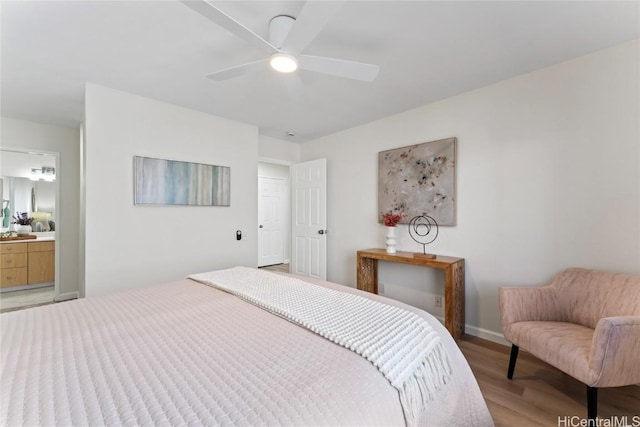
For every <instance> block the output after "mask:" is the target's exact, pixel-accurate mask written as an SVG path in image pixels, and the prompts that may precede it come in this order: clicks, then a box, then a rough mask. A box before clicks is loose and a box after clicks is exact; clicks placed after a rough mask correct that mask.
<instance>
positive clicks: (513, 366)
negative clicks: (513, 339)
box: [507, 344, 519, 379]
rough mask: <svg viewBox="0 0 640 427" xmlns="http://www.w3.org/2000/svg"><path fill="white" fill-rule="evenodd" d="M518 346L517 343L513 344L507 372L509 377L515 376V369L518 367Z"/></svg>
mask: <svg viewBox="0 0 640 427" xmlns="http://www.w3.org/2000/svg"><path fill="white" fill-rule="evenodd" d="M518 350H519V348H518V346H517V345H515V344H512V345H511V357H510V358H509V371H508V372H507V378H509V379H512V378H513V371H514V369H516V359H517V358H518Z"/></svg>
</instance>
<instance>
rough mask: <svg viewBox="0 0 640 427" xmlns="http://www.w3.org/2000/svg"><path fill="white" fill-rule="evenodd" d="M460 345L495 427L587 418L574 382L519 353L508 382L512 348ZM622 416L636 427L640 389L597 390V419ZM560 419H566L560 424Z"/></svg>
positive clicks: (470, 340)
mask: <svg viewBox="0 0 640 427" xmlns="http://www.w3.org/2000/svg"><path fill="white" fill-rule="evenodd" d="M458 345H459V347H460V349H461V350H462V353H463V354H464V355H465V357H466V358H467V360H468V362H469V365H470V366H471V370H472V371H473V373H474V374H475V376H476V379H477V380H478V384H479V385H480V389H481V390H482V395H483V396H484V398H485V401H486V402H487V406H488V407H489V411H490V412H491V416H492V417H493V420H494V422H495V423H496V426H518V427H527V426H532V427H533V426H536V427H537V426H558V425H561V426H562V425H564V426H571V425H581V424H570V422H572V421H569V419H570V417H573V416H577V417H579V418H580V419H585V418H586V414H587V392H586V386H585V385H584V384H582V383H581V382H579V381H577V380H575V379H574V378H572V377H570V376H568V375H566V374H564V373H563V372H561V371H559V370H557V369H555V368H554V367H552V366H550V365H548V364H546V363H544V362H541V361H540V360H539V359H537V358H535V357H534V356H532V355H530V354H528V353H526V352H524V351H522V350H520V354H519V356H518V361H517V363H516V369H515V372H514V375H513V380H509V379H507V365H508V363H509V352H510V347H506V346H503V345H500V344H496V343H493V342H490V341H487V340H483V339H481V338H477V337H473V336H470V335H465V336H464V337H463V338H462V339H461V340H459V341H458ZM624 416H627V419H626V422H627V424H628V425H630V426H640V387H638V386H628V387H616V388H602V389H598V417H599V418H604V419H612V417H618V420H620V419H622V418H621V417H624ZM558 417H561V418H562V419H564V417H569V418H567V420H568V421H567V422H566V423H564V424H562V423H561V424H559V423H558ZM634 417H636V418H634ZM634 421H635V424H634ZM573 422H576V423H577V422H580V420H578V419H576V420H575V421H573ZM585 422H586V421H585ZM601 425H615V424H601Z"/></svg>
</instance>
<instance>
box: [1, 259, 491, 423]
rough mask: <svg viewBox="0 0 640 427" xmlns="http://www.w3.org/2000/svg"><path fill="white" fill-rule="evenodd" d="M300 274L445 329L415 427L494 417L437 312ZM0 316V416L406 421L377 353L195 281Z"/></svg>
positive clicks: (29, 419) (23, 419)
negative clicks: (439, 371) (442, 373)
mask: <svg viewBox="0 0 640 427" xmlns="http://www.w3.org/2000/svg"><path fill="white" fill-rule="evenodd" d="M251 270H255V269H251ZM255 271H257V270H255ZM260 274H268V275H276V273H271V272H262V270H261V272H260ZM284 276H286V275H284ZM287 277H290V276H287ZM298 279H299V280H303V281H304V282H306V284H307V285H308V286H309V287H313V288H314V289H315V288H317V287H320V288H322V289H330V290H333V291H339V292H341V293H344V294H347V295H356V296H359V297H362V298H363V299H366V300H371V301H377V302H378V303H382V304H385V305H387V306H392V307H398V308H400V309H403V310H406V311H408V312H411V313H415V314H416V315H417V316H419V317H420V318H422V319H424V320H426V322H427V323H428V325H429V326H430V327H432V328H433V330H435V331H436V332H437V335H438V336H439V339H440V341H441V343H442V346H443V347H444V348H445V349H446V353H447V356H448V360H449V362H450V366H451V372H450V378H449V379H448V381H447V382H446V384H444V385H443V386H441V387H440V388H439V389H438V390H437V392H436V393H434V395H433V398H432V399H431V400H430V401H429V402H428V403H427V404H426V405H425V407H424V411H423V412H421V415H420V417H419V418H418V419H417V420H414V422H412V423H410V424H416V425H427V426H461V425H464V426H476V425H477V426H489V425H493V422H492V420H491V417H490V415H489V412H488V410H487V407H486V404H485V402H484V400H483V398H482V395H481V393H480V390H479V388H478V385H477V382H476V380H475V378H474V377H473V374H472V373H471V370H470V368H469V366H468V364H467V362H466V360H465V359H464V357H463V355H462V353H461V352H460V350H459V349H458V348H457V346H456V344H455V342H454V340H453V339H452V338H451V336H450V335H449V334H448V332H447V331H446V329H445V328H444V327H443V326H442V325H441V324H440V323H439V322H438V320H437V319H435V318H434V317H433V316H431V315H429V314H428V313H425V312H423V311H421V310H419V309H416V308H413V307H410V306H408V305H405V304H402V303H400V302H397V301H393V300H390V299H387V298H384V297H381V296H378V295H373V294H369V293H365V292H362V291H359V290H356V289H352V288H349V287H345V286H341V285H337V284H334V283H329V282H325V281H319V280H314V279H309V278H297V279H296V280H298ZM318 289H319V288H318ZM327 312H329V313H330V312H331V307H327ZM0 320H1V339H2V341H1V365H2V366H1V369H2V370H1V372H0V389H1V392H0V405H1V407H0V410H1V414H0V415H1V419H0V422H1V423H2V425H47V426H48V425H59V426H62V425H65V426H66V425H78V426H79V425H158V426H161V425H238V426H244V425H250V426H258V425H269V426H275V425H331V426H334V425H384V426H392V425H393V426H396V425H405V424H406V419H405V415H404V413H403V406H402V404H401V402H400V399H399V395H398V390H397V389H396V388H394V387H393V386H392V385H391V384H390V382H389V381H388V380H387V378H385V376H383V375H382V374H381V372H380V370H379V369H378V368H376V366H374V365H373V364H372V363H371V362H370V361H368V360H366V359H365V358H364V357H362V356H361V355H359V354H356V353H355V352H354V351H351V350H350V349H348V348H345V347H344V346H341V345H337V344H335V343H334V342H331V341H330V340H328V339H325V338H323V337H322V336H320V335H318V334H317V333H314V332H312V331H310V330H308V329H305V328H303V327H300V326H299V325H296V324H294V323H292V322H291V321H289V320H287V319H285V318H283V317H282V316H279V315H274V314H272V313H271V312H269V311H266V310H264V309H263V308H260V307H258V306H256V305H254V304H251V303H249V302H246V301H245V300H243V299H242V298H239V297H238V296H236V295H233V294H231V293H228V292H225V291H222V290H220V289H216V288H214V287H211V286H208V285H206V284H204V283H201V282H199V281H196V280H192V279H184V280H179V281H176V282H171V283H166V284H161V285H156V286H151V287H146V288H140V289H136V290H131V291H126V292H121V293H117V294H113V295H109V296H105V297H98V298H85V299H80V300H75V301H69V302H64V303H59V304H54V305H49V306H43V307H38V308H32V309H27V310H23V311H16V312H9V313H4V314H2V315H1V317H0Z"/></svg>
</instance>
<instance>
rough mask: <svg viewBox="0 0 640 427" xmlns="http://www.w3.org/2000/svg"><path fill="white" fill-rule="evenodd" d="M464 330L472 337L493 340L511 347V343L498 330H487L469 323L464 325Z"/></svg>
mask: <svg viewBox="0 0 640 427" xmlns="http://www.w3.org/2000/svg"><path fill="white" fill-rule="evenodd" d="M464 332H465V333H466V334H469V335H473V336H474V337H478V338H482V339H485V340H488V341H493V342H495V343H498V344H502V345H506V346H508V347H511V343H510V342H509V341H507V340H505V339H504V335H502V334H501V333H498V332H493V331H489V330H487V329H483V328H478V327H477V326H471V325H469V324H466V325H464Z"/></svg>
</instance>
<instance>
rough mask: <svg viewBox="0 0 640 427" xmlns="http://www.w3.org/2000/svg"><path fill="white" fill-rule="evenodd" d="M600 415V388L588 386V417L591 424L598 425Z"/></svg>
mask: <svg viewBox="0 0 640 427" xmlns="http://www.w3.org/2000/svg"><path fill="white" fill-rule="evenodd" d="M597 416H598V388H597V387H589V386H587V418H588V419H589V426H594V427H595V426H596V417H597Z"/></svg>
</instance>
